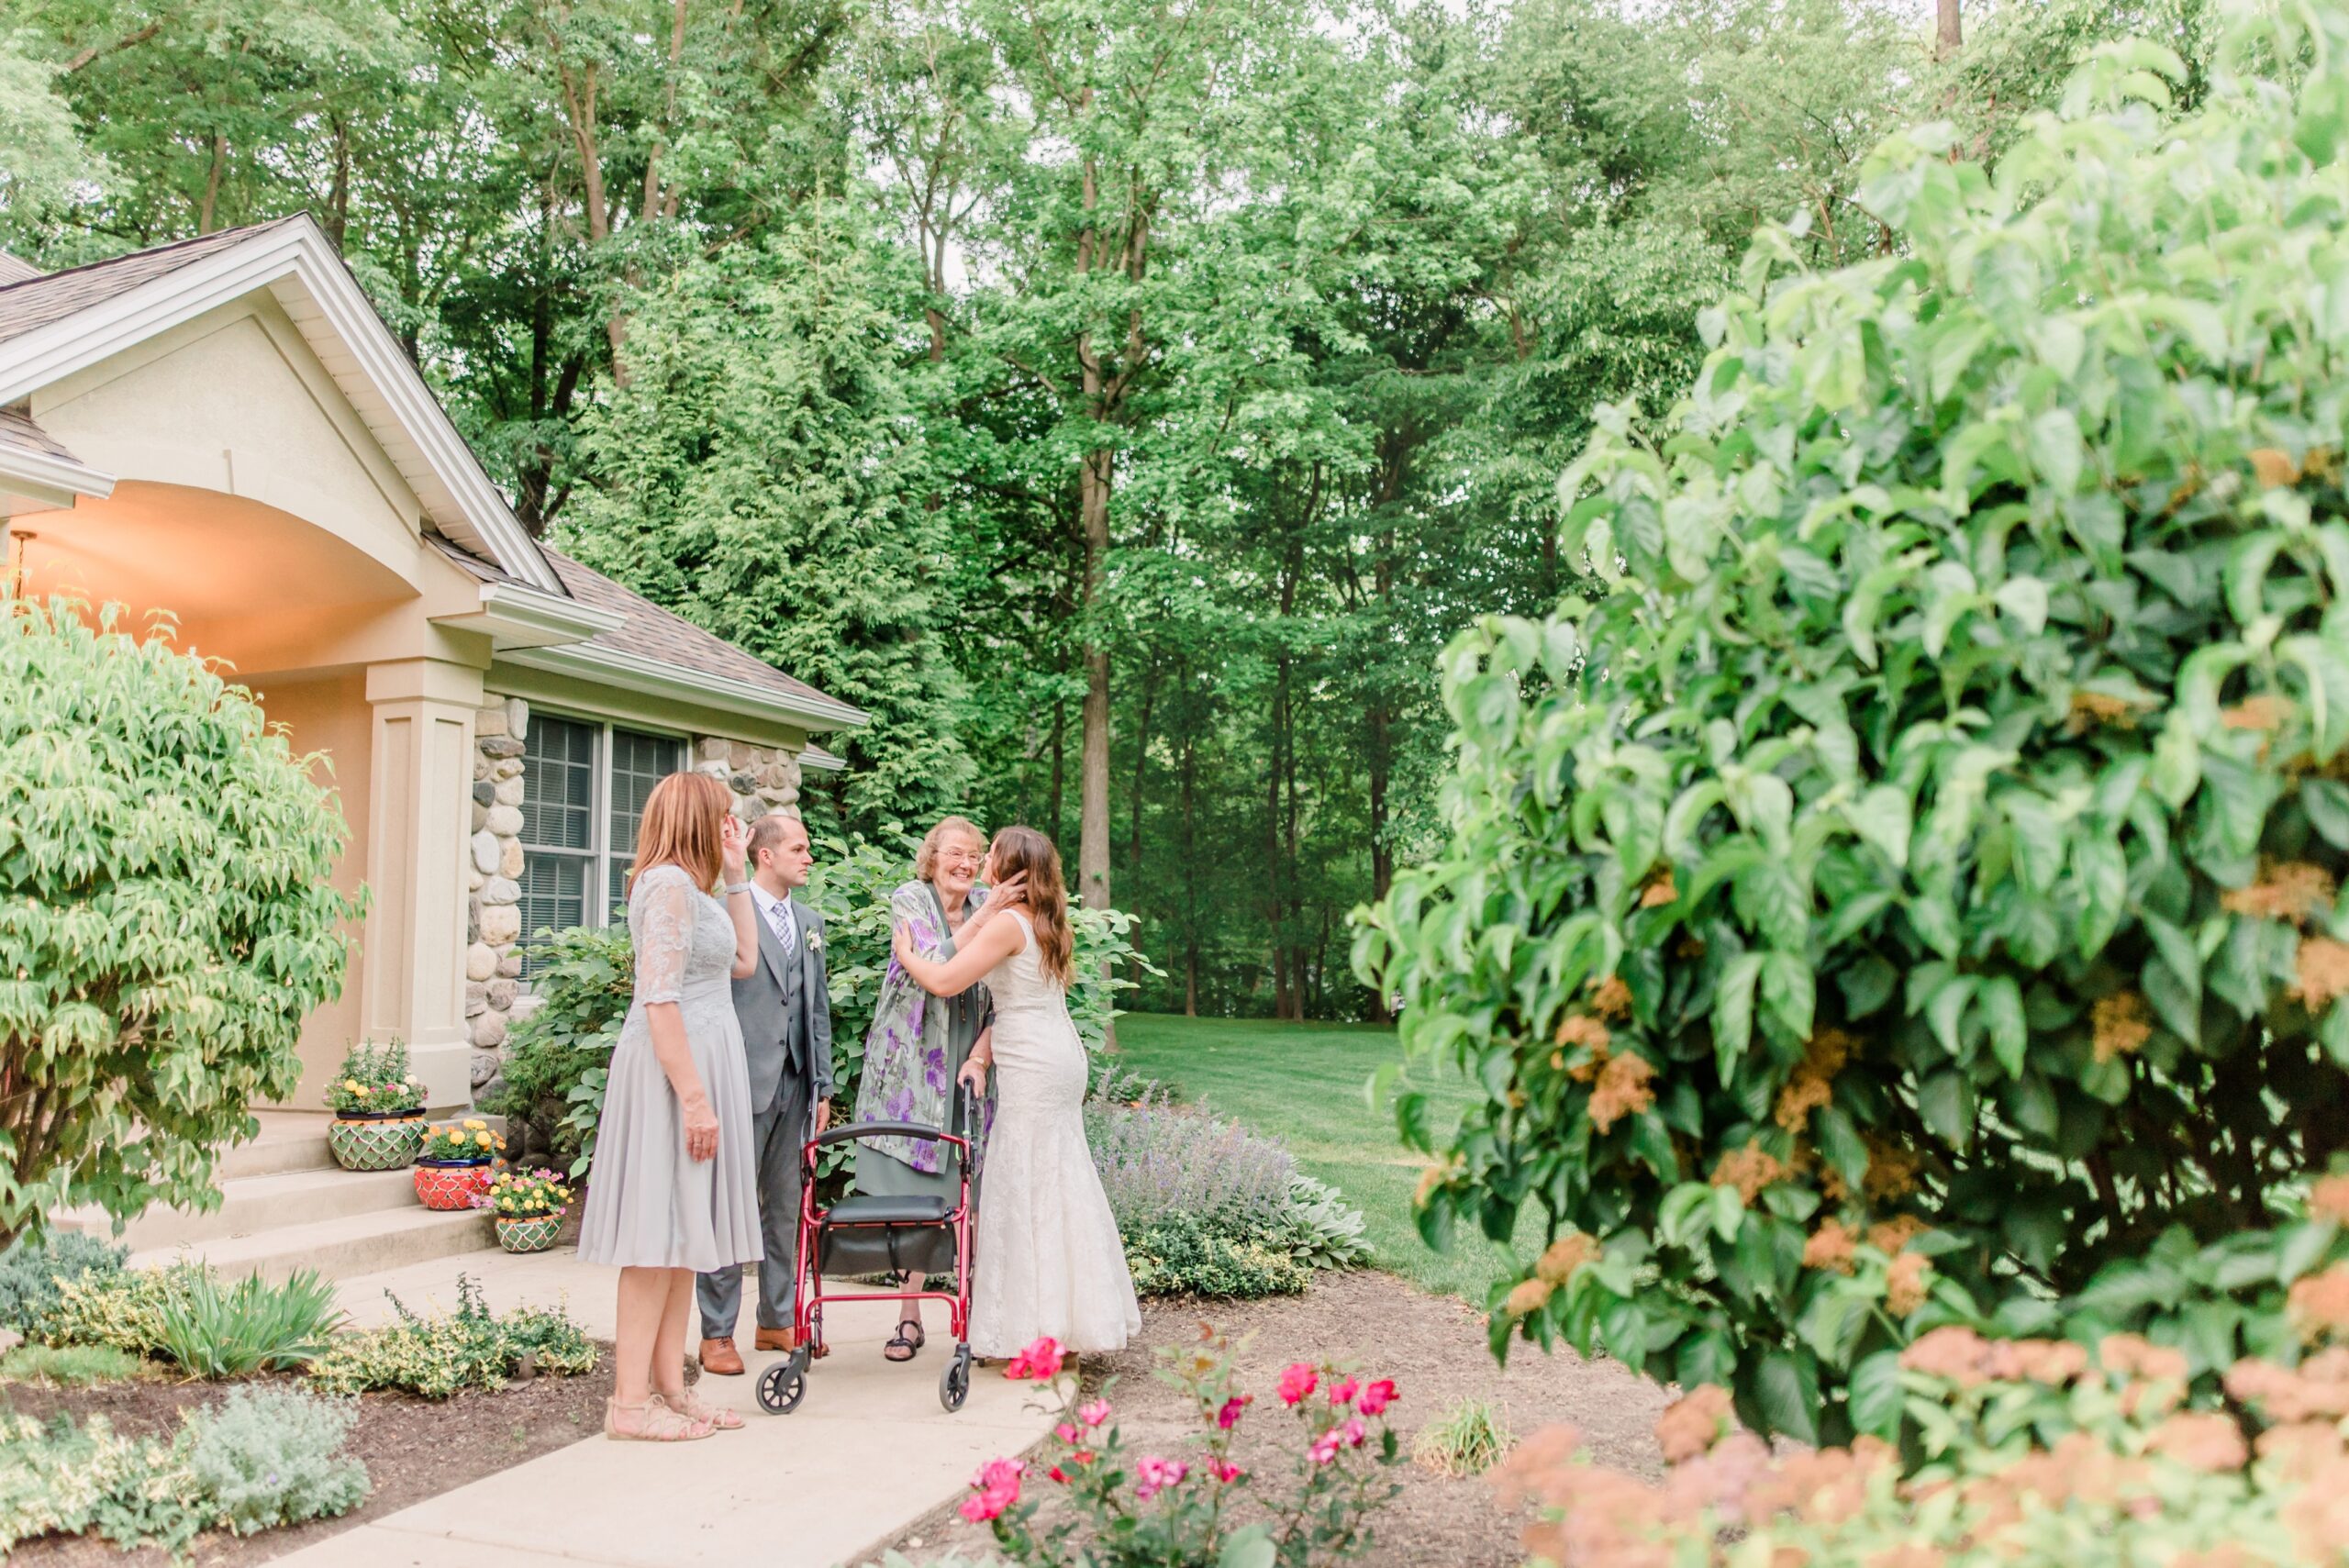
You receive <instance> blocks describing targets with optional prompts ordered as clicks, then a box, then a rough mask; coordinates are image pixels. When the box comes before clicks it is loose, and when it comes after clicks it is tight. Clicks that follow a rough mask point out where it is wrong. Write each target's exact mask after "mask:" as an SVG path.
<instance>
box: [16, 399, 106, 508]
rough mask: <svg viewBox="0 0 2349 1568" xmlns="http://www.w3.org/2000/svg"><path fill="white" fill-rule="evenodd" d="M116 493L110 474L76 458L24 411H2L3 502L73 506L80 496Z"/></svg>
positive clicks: (17, 409)
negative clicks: (20, 500)
mask: <svg viewBox="0 0 2349 1568" xmlns="http://www.w3.org/2000/svg"><path fill="white" fill-rule="evenodd" d="M113 493H114V478H113V476H112V475H111V474H105V473H99V472H98V471H97V470H96V469H95V468H92V467H90V466H89V465H88V464H86V463H84V462H83V461H82V460H81V459H80V458H78V457H75V456H74V455H73V454H72V452H71V451H68V450H66V448H65V444H64V443H63V442H62V441H60V440H59V439H57V438H56V437H55V436H52V435H50V433H49V432H48V431H47V430H44V429H42V428H40V427H39V425H38V424H35V423H34V422H33V417H32V416H31V415H29V414H28V413H26V412H24V411H23V410H22V409H19V408H0V501H5V500H6V497H8V496H10V495H22V496H26V497H28V498H29V499H31V500H32V501H34V502H35V503H37V504H39V505H40V506H72V504H73V498H74V497H75V496H77V495H96V496H101V497H103V496H106V495H112V494H113ZM5 515H6V514H5V511H0V516H5Z"/></svg>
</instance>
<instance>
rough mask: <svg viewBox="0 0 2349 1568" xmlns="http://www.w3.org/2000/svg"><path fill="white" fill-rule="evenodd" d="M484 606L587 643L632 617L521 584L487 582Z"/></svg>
mask: <svg viewBox="0 0 2349 1568" xmlns="http://www.w3.org/2000/svg"><path fill="white" fill-rule="evenodd" d="M481 608H482V613H483V614H484V615H487V616H495V617H497V618H499V619H501V620H509V621H514V622H518V624H520V625H523V626H526V627H529V628H532V629H533V630H537V631H544V632H551V633H555V634H558V635H563V636H570V637H575V638H577V639H580V640H581V641H583V642H584V641H585V640H586V639H588V638H591V637H596V636H599V635H601V634H602V633H604V632H607V631H618V630H619V628H622V627H624V626H626V625H627V624H628V617H626V616H624V615H621V614H619V613H618V612H617V611H614V610H599V609H596V608H595V607H594V606H590V605H583V604H581V603H580V602H579V601H578V600H576V599H559V598H557V597H555V596H554V595H552V594H542V593H540V592H539V590H537V589H536V588H525V587H523V586H522V585H521V584H518V583H484V584H482V587H481Z"/></svg>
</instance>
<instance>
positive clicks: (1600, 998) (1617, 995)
mask: <svg viewBox="0 0 2349 1568" xmlns="http://www.w3.org/2000/svg"><path fill="white" fill-rule="evenodd" d="M1590 1010H1591V1011H1592V1012H1594V1013H1597V1014H1598V1016H1599V1017H1600V1018H1612V1019H1614V1020H1615V1021H1616V1022H1617V1023H1620V1022H1622V1021H1623V1020H1624V1019H1625V1018H1630V1017H1631V987H1630V986H1629V985H1626V984H1623V981H1622V978H1621V977H1620V976H1619V975H1613V974H1610V975H1609V976H1608V977H1607V978H1606V979H1604V980H1594V981H1592V982H1591V983H1590Z"/></svg>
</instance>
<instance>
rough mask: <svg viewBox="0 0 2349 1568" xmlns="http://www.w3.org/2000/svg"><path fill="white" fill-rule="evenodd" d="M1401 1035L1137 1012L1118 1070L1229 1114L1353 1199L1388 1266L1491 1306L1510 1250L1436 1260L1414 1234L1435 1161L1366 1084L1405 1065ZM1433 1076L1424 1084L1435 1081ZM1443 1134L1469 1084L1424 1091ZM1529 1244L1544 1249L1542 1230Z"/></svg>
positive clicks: (1468, 1244)
mask: <svg viewBox="0 0 2349 1568" xmlns="http://www.w3.org/2000/svg"><path fill="white" fill-rule="evenodd" d="M1402 1054H1403V1053H1402V1050H1401V1048H1400V1047H1399V1046H1398V1045H1397V1043H1396V1039H1395V1031H1394V1030H1393V1029H1380V1028H1377V1027H1375V1026H1373V1025H1368V1024H1276V1023H1270V1022H1266V1021H1264V1020H1261V1019H1247V1018H1177V1017H1174V1016H1172V1015H1168V1014H1161V1013H1133V1014H1129V1015H1127V1016H1126V1017H1124V1018H1119V1020H1118V1060H1119V1065H1120V1066H1122V1067H1124V1068H1125V1069H1126V1070H1127V1071H1128V1072H1130V1073H1141V1074H1142V1075H1143V1076H1145V1077H1149V1078H1155V1079H1157V1080H1158V1081H1159V1082H1160V1083H1162V1084H1166V1085H1167V1086H1168V1087H1169V1088H1171V1089H1173V1090H1175V1091H1176V1092H1177V1093H1178V1094H1180V1095H1183V1096H1184V1097H1185V1098H1186V1099H1194V1100H1205V1101H1207V1102H1208V1104H1209V1105H1210V1106H1214V1107H1215V1108H1216V1109H1217V1110H1219V1111H1223V1112H1225V1113H1228V1114H1229V1115H1231V1116H1234V1117H1237V1118H1239V1119H1240V1120H1241V1121H1242V1122H1244V1123H1245V1124H1247V1125H1248V1126H1249V1127H1251V1128H1252V1129H1255V1130H1256V1131H1258V1132H1261V1133H1263V1134H1264V1135H1265V1136H1266V1137H1269V1138H1275V1139H1278V1140H1280V1141H1281V1142H1283V1143H1285V1144H1286V1145H1287V1146H1288V1148H1289V1150H1290V1151H1292V1152H1294V1153H1295V1154H1296V1155H1297V1163H1298V1164H1299V1165H1300V1166H1301V1167H1302V1168H1303V1169H1304V1171H1305V1172H1306V1173H1307V1174H1308V1175H1311V1176H1316V1177H1319V1179H1320V1180H1322V1181H1325V1182H1328V1183H1329V1184H1330V1185H1332V1186H1334V1187H1337V1188H1338V1189H1339V1190H1340V1191H1341V1192H1343V1193H1344V1194H1345V1195H1346V1197H1347V1200H1348V1201H1349V1202H1351V1203H1353V1204H1354V1205H1355V1206H1356V1207H1359V1208H1361V1210H1362V1211H1363V1214H1364V1217H1365V1218H1366V1219H1367V1220H1368V1229H1369V1235H1370V1240H1371V1243H1372V1245H1373V1246H1375V1247H1376V1248H1377V1249H1378V1261H1379V1263H1380V1265H1381V1266H1382V1267H1385V1268H1388V1269H1392V1270H1393V1271H1394V1272H1395V1273H1399V1274H1402V1275H1404V1276H1406V1277H1407V1278H1409V1279H1411V1280H1413V1281H1415V1282H1417V1283H1418V1284H1420V1285H1421V1286H1423V1287H1425V1288H1426V1289H1429V1290H1434V1291H1448V1292H1450V1293H1452V1294H1453V1295H1455V1296H1466V1297H1468V1298H1469V1299H1471V1300H1473V1301H1475V1302H1477V1303H1479V1304H1481V1303H1482V1302H1483V1300H1484V1297H1485V1288H1486V1285H1488V1284H1491V1283H1492V1281H1493V1280H1494V1278H1495V1277H1497V1275H1498V1274H1499V1273H1500V1272H1501V1271H1502V1270H1503V1269H1504V1268H1506V1267H1507V1261H1506V1259H1505V1258H1504V1257H1503V1256H1502V1254H1501V1250H1500V1249H1499V1248H1497V1247H1495V1246H1494V1245H1493V1244H1492V1243H1491V1242H1489V1241H1486V1240H1485V1239H1484V1238H1483V1237H1481V1236H1478V1235H1475V1234H1474V1233H1468V1234H1464V1235H1461V1236H1459V1237H1457V1238H1456V1239H1455V1240H1453V1246H1452V1251H1450V1252H1449V1253H1439V1252H1431V1251H1429V1250H1428V1248H1427V1245H1426V1244H1425V1243H1424V1242H1422V1241H1421V1240H1419V1231H1418V1229H1416V1228H1414V1227H1413V1225H1412V1223H1411V1193H1412V1190H1413V1189H1414V1188H1415V1187H1417V1186H1418V1185H1419V1172H1420V1170H1421V1169H1422V1168H1423V1165H1424V1162H1423V1161H1422V1160H1420V1159H1419V1156H1417V1155H1415V1154H1414V1153H1413V1152H1412V1151H1409V1150H1408V1149H1406V1148H1404V1147H1403V1141H1402V1140H1401V1139H1400V1138H1398V1137H1397V1135H1396V1132H1395V1119H1394V1116H1393V1114H1392V1112H1391V1110H1389V1109H1388V1107H1386V1106H1383V1105H1382V1106H1380V1107H1379V1108H1378V1109H1377V1110H1375V1111H1374V1110H1373V1109H1372V1108H1371V1106H1370V1105H1369V1103H1368V1102H1367V1101H1366V1100H1365V1099H1364V1084H1367V1083H1368V1082H1369V1081H1370V1076H1371V1074H1372V1073H1375V1072H1376V1071H1377V1070H1378V1068H1379V1066H1380V1065H1381V1064H1382V1063H1384V1062H1399V1061H1401V1060H1402ZM1424 1077H1425V1074H1424V1071H1423V1070H1421V1071H1420V1072H1419V1073H1416V1074H1415V1078H1424ZM1420 1086H1422V1087H1425V1088H1426V1089H1427V1090H1428V1092H1429V1094H1430V1095H1431V1097H1432V1099H1433V1100H1434V1102H1435V1111H1436V1114H1435V1117H1434V1118H1433V1120H1434V1122H1435V1124H1436V1125H1437V1126H1439V1127H1442V1126H1443V1125H1444V1124H1445V1123H1446V1122H1447V1121H1448V1120H1450V1119H1451V1118H1454V1117H1456V1116H1457V1115H1458V1114H1459V1107H1461V1106H1464V1105H1465V1104H1466V1103H1467V1102H1468V1099H1469V1097H1470V1091H1469V1089H1468V1088H1467V1087H1466V1086H1465V1085H1464V1083H1463V1082H1462V1080H1461V1079H1460V1078H1458V1077H1457V1076H1456V1075H1453V1074H1449V1073H1447V1074H1444V1075H1443V1076H1442V1077H1440V1078H1435V1079H1432V1080H1429V1081H1426V1082H1423V1083H1422V1084H1421V1085H1420ZM1518 1241H1519V1244H1520V1247H1523V1248H1524V1249H1525V1250H1526V1251H1528V1252H1529V1253H1530V1252H1531V1251H1532V1250H1533V1249H1534V1248H1536V1247H1538V1246H1539V1244H1540V1241H1539V1238H1538V1237H1536V1236H1534V1235H1533V1233H1532V1228H1531V1226H1530V1225H1524V1224H1520V1230H1519V1235H1518Z"/></svg>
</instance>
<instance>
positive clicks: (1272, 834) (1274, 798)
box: [1264, 654, 1291, 1018]
mask: <svg viewBox="0 0 2349 1568" xmlns="http://www.w3.org/2000/svg"><path fill="white" fill-rule="evenodd" d="M1287 684H1288V658H1287V656H1286V654H1284V655H1283V656H1282V658H1281V664H1280V679H1279V683H1278V684H1277V685H1276V686H1275V695H1274V698H1273V711H1272V716H1271V717H1272V738H1271V744H1270V745H1269V746H1268V747H1267V748H1266V750H1267V751H1269V752H1270V753H1271V755H1270V756H1268V757H1267V758H1266V759H1265V764H1266V765H1265V768H1264V892H1265V894H1266V898H1265V916H1266V923H1267V927H1268V930H1267V933H1266V934H1267V935H1268V936H1269V937H1270V939H1271V941H1272V948H1273V1017H1275V1018H1287V1017H1288V1016H1289V1007H1290V1006H1291V1003H1290V999H1289V973H1288V948H1287V945H1286V943H1285V942H1283V940H1281V939H1282V928H1281V911H1282V909H1283V908H1284V907H1285V905H1284V904H1283V902H1282V899H1281V700H1282V699H1281V695H1280V693H1281V691H1282V690H1283V689H1284V688H1286V686H1287Z"/></svg>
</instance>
